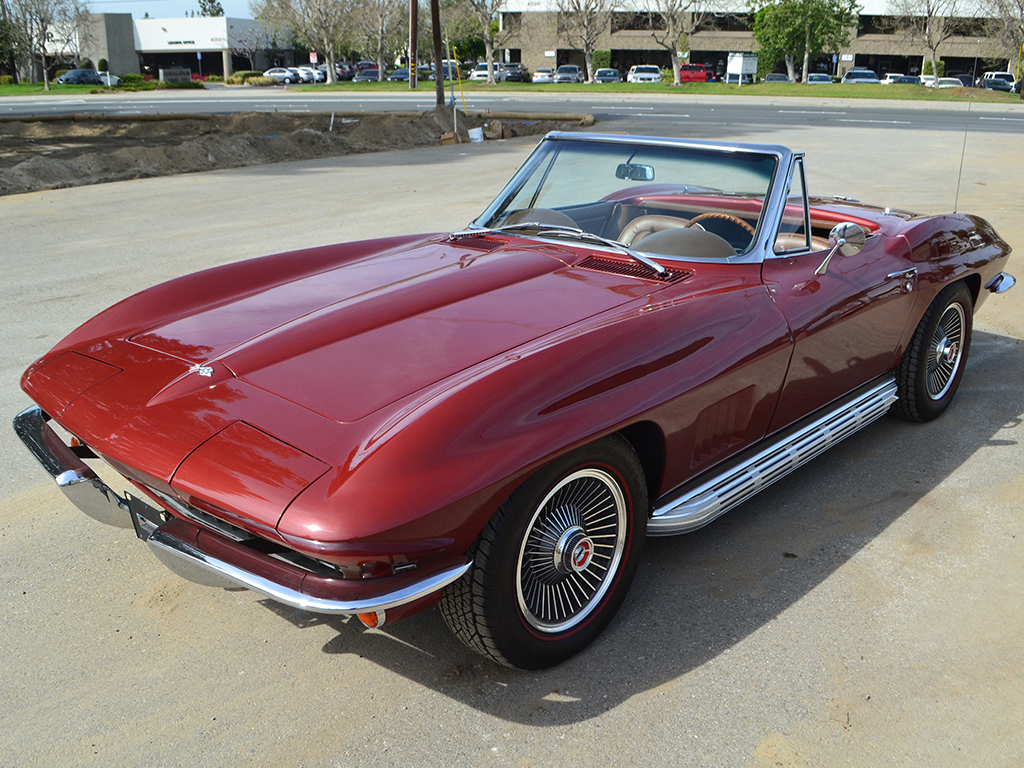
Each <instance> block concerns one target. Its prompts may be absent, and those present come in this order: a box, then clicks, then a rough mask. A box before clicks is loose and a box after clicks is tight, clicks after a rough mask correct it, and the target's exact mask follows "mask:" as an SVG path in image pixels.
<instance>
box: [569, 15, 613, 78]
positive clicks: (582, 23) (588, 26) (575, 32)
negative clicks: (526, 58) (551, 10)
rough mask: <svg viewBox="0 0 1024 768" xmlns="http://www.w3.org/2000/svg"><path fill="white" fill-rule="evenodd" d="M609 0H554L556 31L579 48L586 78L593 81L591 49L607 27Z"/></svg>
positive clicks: (592, 52)
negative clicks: (555, 6) (556, 0)
mask: <svg viewBox="0 0 1024 768" xmlns="http://www.w3.org/2000/svg"><path fill="white" fill-rule="evenodd" d="M612 7H613V0H558V35H559V37H564V38H565V39H566V40H567V41H568V43H569V45H571V46H572V47H573V48H579V49H580V50H582V51H583V59H584V61H585V62H586V65H587V82H588V83H592V82H594V50H595V49H596V48H597V42H598V40H600V38H601V35H602V34H604V32H605V31H606V30H607V29H608V27H609V25H610V20H611V14H612Z"/></svg>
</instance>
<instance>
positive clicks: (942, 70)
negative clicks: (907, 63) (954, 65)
mask: <svg viewBox="0 0 1024 768" xmlns="http://www.w3.org/2000/svg"><path fill="white" fill-rule="evenodd" d="M921 74H922V75H930V74H932V60H931V59H925V60H924V66H923V67H921ZM945 74H946V62H944V61H940V62H939V77H942V76H943V75H945Z"/></svg>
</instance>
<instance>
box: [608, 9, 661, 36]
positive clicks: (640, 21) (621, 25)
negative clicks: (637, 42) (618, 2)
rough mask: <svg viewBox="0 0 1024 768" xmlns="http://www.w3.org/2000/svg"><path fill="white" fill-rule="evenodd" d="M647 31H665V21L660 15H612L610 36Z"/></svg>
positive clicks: (619, 13)
mask: <svg viewBox="0 0 1024 768" xmlns="http://www.w3.org/2000/svg"><path fill="white" fill-rule="evenodd" d="M649 29H658V30H662V29H665V19H664V17H662V15H661V14H660V13H622V12H616V13H613V14H612V34H614V33H616V32H624V31H627V30H633V31H643V30H649Z"/></svg>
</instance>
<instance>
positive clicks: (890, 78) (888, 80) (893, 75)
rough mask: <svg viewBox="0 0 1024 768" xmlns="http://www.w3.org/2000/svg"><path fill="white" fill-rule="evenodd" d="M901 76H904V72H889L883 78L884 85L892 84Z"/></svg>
mask: <svg viewBox="0 0 1024 768" xmlns="http://www.w3.org/2000/svg"><path fill="white" fill-rule="evenodd" d="M901 77H903V73H902V72H889V73H888V74H886V75H885V77H883V78H882V85H892V84H893V83H895V82H896V81H897V80H899V79H900V78H901Z"/></svg>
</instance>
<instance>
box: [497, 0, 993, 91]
mask: <svg viewBox="0 0 1024 768" xmlns="http://www.w3.org/2000/svg"><path fill="white" fill-rule="evenodd" d="M734 4H735V6H736V10H733V11H729V10H723V11H720V12H716V13H705V14H701V15H700V16H695V15H690V16H689V17H688V19H687V25H686V31H687V33H688V36H689V46H690V50H689V51H688V52H683V57H684V58H683V61H684V62H685V61H687V60H688V61H690V62H692V63H695V64H704V65H705V66H707V67H708V69H710V70H712V71H713V72H715V73H716V74H719V75H721V74H723V73H724V72H725V69H726V64H727V61H728V57H729V54H730V53H739V52H749V51H754V50H756V49H757V45H756V43H755V41H754V35H753V32H752V29H751V21H752V19H751V16H750V14H749V10H748V8H747V7H746V6H745V5H744V4H743V3H741V2H736V3H734ZM862 6H863V7H862V10H861V15H860V18H859V22H858V27H857V29H854V30H851V34H850V42H849V45H848V46H847V47H845V48H843V49H842V50H840V51H834V52H831V53H829V54H826V55H824V56H822V57H821V58H820V59H818V60H817V61H814V62H812V64H811V70H812V71H815V72H827V73H829V74H833V75H842V74H844V73H845V72H846V71H847V70H849V69H852V68H853V67H855V66H857V67H868V68H870V69H873V70H875V72H877V73H878V74H879V76H884V75H885V74H887V73H889V72H898V73H901V74H908V75H909V74H913V75H916V74H920V73H921V71H922V68H923V65H924V61H925V60H926V59H928V58H930V56H929V53H928V50H927V49H926V48H925V47H924V46H923V45H921V44H919V43H914V42H912V41H909V40H908V39H907V38H906V37H905V36H904V35H903V34H901V33H897V32H894V31H893V27H892V18H891V17H890V16H888V15H887V11H888V2H887V0H863V2H862ZM635 7H637V8H649V7H655V6H650V5H646V4H644V5H642V6H640V5H638V6H635ZM721 7H723V8H728V7H729V6H721ZM652 17H653V20H654V22H655V27H657V23H658V22H657V14H650V13H647V12H644V11H637V10H630V9H629V7H624V6H618V7H616V9H615V10H614V11H613V12H612V13H611V15H610V20H609V22H608V24H607V25H606V27H605V29H604V31H603V32H602V34H601V36H600V39H599V42H598V44H597V46H596V48H597V49H598V50H600V49H605V50H610V51H611V65H612V66H613V67H614V68H616V69H618V70H619V72H620V73H622V74H623V75H625V73H626V72H627V71H628V70H629V68H630V67H631V66H633V65H634V64H656V65H658V66H661V67H670V66H671V59H670V55H671V52H670V51H669V50H668V49H666V48H665V47H664V46H662V45H660V44H659V43H658V41H657V40H656V35H660V33H658V32H657V31H656V32H655V33H654V34H652V32H651V22H652ZM557 20H558V2H557V0H507V2H506V4H505V10H504V13H502V28H503V30H505V32H506V39H505V41H504V45H505V47H506V54H505V55H506V59H507V60H508V61H518V62H521V63H522V64H523V65H524V66H525V67H526V68H527V69H529V70H531V71H532V70H535V69H537V68H538V67H557V66H560V65H562V64H576V65H578V66H580V67H583V64H584V61H583V52H582V51H580V50H576V49H574V48H572V47H571V45H570V44H569V42H568V40H567V39H566V38H565V36H564V35H562V36H560V35H559V34H558V28H557V27H558V25H557ZM956 25H957V28H958V29H957V31H958V32H960V34H958V35H955V36H953V37H951V38H949V39H948V40H947V41H945V42H944V43H943V44H942V45H941V46H940V48H939V59H940V60H941V61H943V62H944V63H945V68H946V73H947V74H961V73H964V74H971V73H975V72H977V74H980V73H981V72H982V71H984V70H988V69H1003V68H1006V67H1007V66H1008V62H1007V60H1006V58H1005V56H1004V57H1002V58H1000V57H999V56H998V55H997V54H996V53H995V48H994V45H993V44H992V41H989V40H986V39H985V37H984V36H985V20H984V19H976V18H964V19H957V20H956ZM976 59H977V61H976ZM778 71H783V67H782V66H781V62H780V63H779V67H778Z"/></svg>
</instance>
